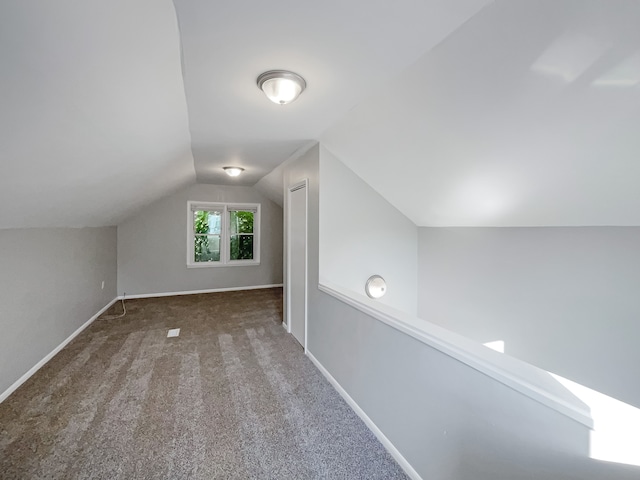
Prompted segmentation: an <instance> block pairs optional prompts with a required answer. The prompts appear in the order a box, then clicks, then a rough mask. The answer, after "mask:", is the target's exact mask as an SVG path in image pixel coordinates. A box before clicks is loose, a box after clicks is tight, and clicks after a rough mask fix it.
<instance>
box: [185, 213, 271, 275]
mask: <svg viewBox="0 0 640 480" xmlns="http://www.w3.org/2000/svg"><path fill="white" fill-rule="evenodd" d="M188 206H189V209H188V210H189V220H188V234H187V239H188V245H187V266H188V267H222V266H235V265H259V264H260V205H259V204H256V203H237V204H226V203H206V202H189V203H188Z"/></svg>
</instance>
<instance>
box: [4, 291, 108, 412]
mask: <svg viewBox="0 0 640 480" xmlns="http://www.w3.org/2000/svg"><path fill="white" fill-rule="evenodd" d="M117 301H118V298H117V297H116V298H114V299H113V300H111V301H110V302H109V303H108V304H106V305H105V306H104V307H102V308H101V309H100V311H99V312H98V313H96V314H95V315H94V316H93V317H91V318H90V319H89V320H87V321H86V322H85V323H84V324H82V325H81V326H80V327H79V328H78V329H77V330H76V331H75V332H73V333H72V334H71V335H69V336H68V337H67V338H66V339H65V340H63V341H62V343H61V344H60V345H58V346H57V347H56V348H54V349H53V351H51V353H49V354H48V355H47V356H46V357H44V358H43V359H42V360H40V361H39V362H38V363H36V364H35V365H34V366H33V367H31V369H30V370H29V371H28V372H27V373H25V374H24V375H22V376H21V377H20V378H19V379H18V380H16V381H15V382H14V383H13V385H11V386H10V387H9V388H7V389H6V390H5V391H4V392H2V393H1V394H0V403H2V402H3V401H5V400H6V399H7V397H8V396H9V395H11V394H12V393H13V392H15V391H16V390H17V389H18V387H19V386H20V385H22V384H23V383H24V382H26V381H27V380H29V378H30V377H31V376H32V375H33V374H34V373H36V372H37V371H38V370H40V369H41V368H42V367H43V366H44V365H45V364H46V363H47V362H48V361H49V360H51V359H52V358H53V357H55V356H56V354H57V353H58V352H59V351H60V350H62V349H63V348H64V347H66V346H67V344H68V343H69V342H70V341H71V340H73V339H74V338H76V337H77V336H78V335H79V334H80V333H81V332H82V331H83V330H84V329H85V328H87V327H88V326H89V325H91V324H92V323H93V322H94V321H95V320H96V319H97V318H98V317H99V316H100V315H102V314H103V313H104V312H106V311H107V310H109V308H110V307H111V306H112V305H113V304H114V303H116V302H117Z"/></svg>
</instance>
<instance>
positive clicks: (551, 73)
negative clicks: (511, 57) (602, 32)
mask: <svg viewBox="0 0 640 480" xmlns="http://www.w3.org/2000/svg"><path fill="white" fill-rule="evenodd" d="M608 48H609V45H608V44H606V43H603V42H600V41H598V40H596V39H594V38H592V37H590V36H588V35H584V34H581V33H566V34H564V35H562V36H561V37H559V38H558V39H556V40H555V41H554V42H553V43H552V44H551V45H550V46H549V47H548V48H547V49H546V50H545V51H544V52H543V53H542V55H540V57H539V58H538V59H537V60H536V61H535V62H534V63H533V65H531V70H532V71H533V72H536V73H539V74H541V75H544V76H547V77H552V78H557V79H560V80H562V81H564V82H565V83H572V82H574V81H575V80H577V79H578V78H579V77H580V76H581V75H582V74H583V73H585V72H586V71H587V70H588V69H589V68H590V67H591V66H592V65H593V64H595V63H596V62H597V61H598V59H599V58H600V57H601V56H602V55H603V54H604V53H605V52H606V51H607V49H608Z"/></svg>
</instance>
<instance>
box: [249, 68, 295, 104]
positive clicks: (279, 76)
mask: <svg viewBox="0 0 640 480" xmlns="http://www.w3.org/2000/svg"><path fill="white" fill-rule="evenodd" d="M258 87H260V89H261V90H262V91H263V92H264V94H265V95H266V96H267V98H268V99H269V100H271V101H272V102H273V103H277V104H279V105H285V104H287V103H291V102H293V101H294V100H295V99H296V98H298V96H299V95H300V94H301V93H302V92H303V91H304V89H305V88H306V87H307V82H305V81H304V78H302V77H301V76H300V75H298V74H297V73H293V72H288V71H286V70H269V71H268V72H264V73H263V74H261V75H260V76H259V77H258Z"/></svg>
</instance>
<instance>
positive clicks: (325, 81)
mask: <svg viewBox="0 0 640 480" xmlns="http://www.w3.org/2000/svg"><path fill="white" fill-rule="evenodd" d="M489 1H490V0H455V1H452V0H422V1H416V0H396V1H394V2H389V1H388V0H368V1H363V0H361V1H344V0H323V1H317V2H305V1H300V0H279V1H271V2H265V1H263V0H239V1H234V2H212V1H211V0H175V2H174V3H175V5H176V11H177V13H178V21H179V24H180V32H181V38H182V48H183V58H184V78H185V88H186V92H187V101H188V105H189V124H190V128H191V137H192V142H193V143H192V144H193V154H194V158H195V168H196V174H197V178H198V181H200V182H209V183H230V184H245V185H253V184H255V183H256V182H257V181H258V180H259V179H260V178H262V177H263V176H264V175H265V174H266V173H269V172H270V171H271V170H272V169H273V168H274V167H275V166H276V165H278V164H280V163H281V162H282V161H283V160H285V159H286V158H288V157H289V156H290V155H292V154H293V153H294V152H295V151H296V150H297V149H298V148H300V147H301V146H303V145H305V144H306V143H307V142H308V141H309V140H312V139H318V137H319V136H320V134H321V133H322V132H323V131H324V130H326V129H327V128H328V127H330V126H331V125H332V124H333V123H335V122H336V121H337V120H338V119H339V118H340V117H341V116H343V115H344V114H345V113H347V112H348V111H349V110H350V109H351V108H353V107H354V106H355V105H356V104H357V103H358V102H359V101H360V100H361V99H363V98H365V97H366V96H367V95H368V94H370V93H371V92H374V91H375V90H376V89H377V88H380V87H381V86H382V85H383V84H384V83H385V82H386V81H387V80H388V79H390V78H391V77H392V76H393V75H394V74H395V73H397V72H398V71H400V70H401V69H403V68H404V67H406V66H408V65H409V64H411V63H413V62H414V61H415V60H416V59H417V58H418V57H420V56H421V55H422V54H423V53H424V52H425V51H427V50H428V49H430V48H432V47H433V46H434V45H436V44H437V43H438V42H440V41H441V40H442V39H443V38H445V37H446V36H447V35H448V34H450V33H451V32H452V31H454V30H455V29H456V28H457V27H459V26H460V25H461V24H462V23H464V22H465V21H466V20H468V19H469V18H470V17H471V16H472V15H473V14H474V13H476V12H477V11H478V10H479V9H480V8H482V6H484V5H486V4H487V3H488V2H489ZM273 69H286V70H291V71H294V72H296V73H298V74H300V75H302V76H303V77H304V78H305V79H306V81H307V85H308V86H307V90H306V91H305V92H304V93H303V94H302V96H301V97H300V98H299V99H298V100H297V101H296V102H294V103H291V104H289V105H286V106H280V105H275V104H273V103H270V102H269V101H267V100H266V97H265V96H264V94H263V93H262V92H261V91H260V90H259V89H258V87H257V85H256V79H257V77H258V75H259V74H260V73H262V72H264V71H267V70H273ZM225 165H238V166H241V167H245V168H246V172H245V173H244V174H243V175H242V177H240V178H238V179H232V180H231V179H229V178H228V177H227V176H226V175H225V174H224V172H223V171H222V167H223V166H225Z"/></svg>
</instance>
